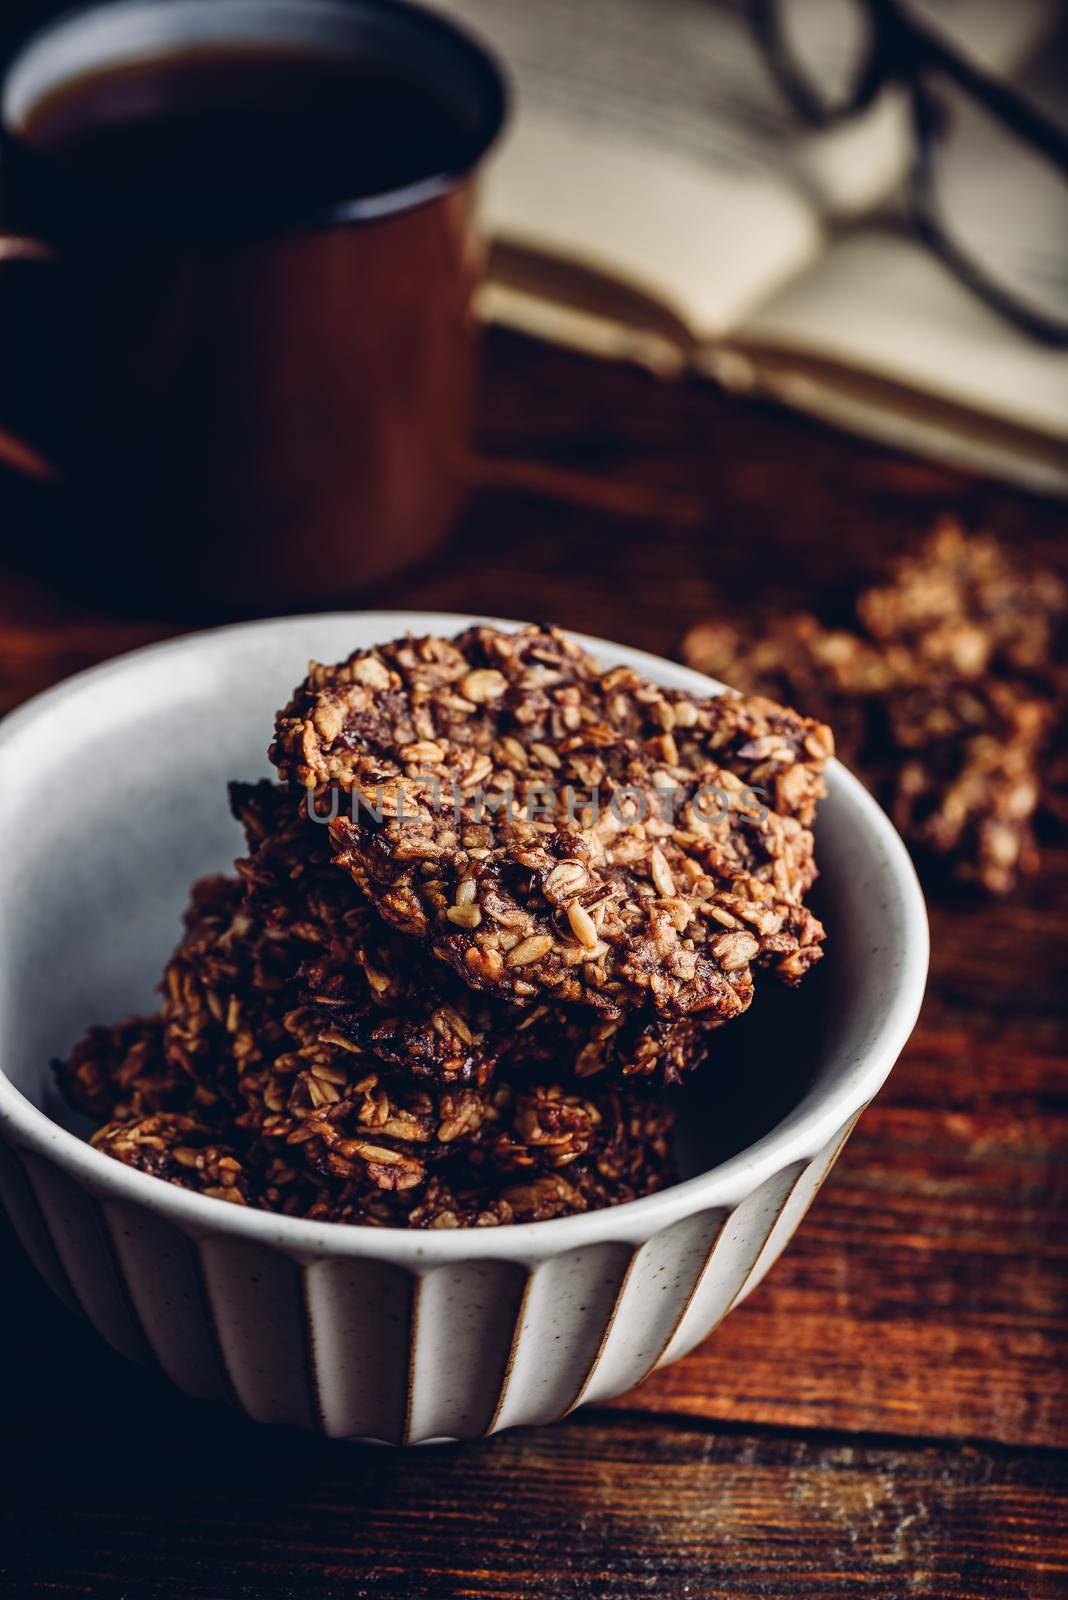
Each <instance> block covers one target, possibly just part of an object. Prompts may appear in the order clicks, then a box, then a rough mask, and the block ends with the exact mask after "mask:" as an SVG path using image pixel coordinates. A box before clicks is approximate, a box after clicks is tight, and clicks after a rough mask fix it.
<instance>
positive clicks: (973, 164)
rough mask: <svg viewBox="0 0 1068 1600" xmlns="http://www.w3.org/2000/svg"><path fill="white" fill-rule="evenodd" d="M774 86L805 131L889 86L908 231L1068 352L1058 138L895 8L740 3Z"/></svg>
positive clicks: (1062, 162)
mask: <svg viewBox="0 0 1068 1600" xmlns="http://www.w3.org/2000/svg"><path fill="white" fill-rule="evenodd" d="M746 8H747V12H748V16H749V21H750V24H751V26H752V28H753V30H754V33H755V34H756V37H757V39H758V41H759V43H760V46H761V48H762V50H763V53H764V56H765V57H766V59H767V63H768V65H769V67H770V69H771V71H772V73H773V74H774V76H775V79H776V81H777V82H778V84H779V86H780V88H781V89H782V90H783V92H784V93H785V94H786V96H787V97H788V99H789V100H790V101H791V103H792V104H793V106H794V107H795V109H796V110H797V111H798V113H799V114H800V115H801V116H802V117H803V118H804V119H805V121H806V122H808V123H810V124H811V125H812V126H814V127H819V128H829V127H833V126H834V125H835V124H837V123H840V122H844V121H847V120H848V119H849V118H851V117H855V116H857V115H858V114H859V113H860V112H862V111H863V110H864V109H865V108H866V107H867V106H869V105H870V104H871V103H872V101H873V100H874V99H875V97H876V95H877V94H878V93H879V91H880V90H881V89H882V88H883V87H884V86H885V85H887V84H889V83H893V82H898V83H903V84H904V85H905V86H906V87H907V89H908V91H909V94H910V99H911V123H912V130H913V138H914V153H913V161H912V167H911V171H910V175H909V181H908V190H907V193H908V201H909V207H910V211H911V215H912V220H913V223H914V225H915V227H916V229H917V231H918V232H919V234H920V236H921V237H922V238H923V240H924V241H925V243H926V244H927V245H928V246H929V247H930V248H931V249H932V250H933V251H935V253H936V254H937V255H938V256H939V257H940V258H941V259H942V260H943V261H944V262H945V263H946V265H947V266H948V267H950V268H951V269H952V271H953V272H955V273H956V275H957V277H958V278H960V279H961V280H962V281H963V282H964V283H965V284H966V285H967V286H968V288H969V289H971V290H972V292H973V293H975V294H977V295H979V296H980V297H981V298H982V299H983V300H984V301H986V303H987V304H988V305H990V306H992V307H993V308H994V309H995V310H996V311H998V312H1000V314H1001V315H1002V316H1004V317H1007V318H1008V319H1009V320H1010V321H1011V322H1013V323H1014V324H1015V325H1016V326H1017V327H1018V328H1021V329H1023V330H1024V331H1025V332H1026V333H1028V334H1030V335H1031V336H1032V337H1033V338H1035V339H1039V340H1042V341H1043V342H1044V343H1046V344H1053V345H1068V136H1066V135H1065V133H1063V132H1062V131H1061V130H1060V129H1059V128H1058V127H1057V126H1056V125H1055V124H1054V123H1053V122H1051V121H1050V120H1049V118H1048V117H1046V116H1045V115H1044V114H1043V113H1042V112H1040V111H1039V110H1037V109H1036V108H1035V107H1034V106H1033V105H1032V104H1031V103H1030V102H1029V101H1027V100H1025V99H1024V98H1023V96H1022V95H1020V94H1018V93H1017V92H1016V91H1015V90H1013V89H1011V88H1009V87H1008V86H1007V85H1006V84H1004V83H1001V82H999V81H998V79H996V78H994V77H991V76H989V75H988V74H987V73H986V72H984V71H983V70H982V69H981V68H979V67H977V66H974V65H973V64H972V63H971V62H969V61H967V60H966V59H965V58H964V57H963V56H961V55H959V54H958V53H957V51H955V50H954V49H953V48H952V47H951V46H950V45H948V44H947V43H945V42H944V40H943V39H941V38H940V37H938V35H936V34H935V33H934V32H933V31H932V30H930V29H928V28H926V27H924V26H923V25H922V24H921V23H919V22H916V21H914V20H913V19H912V18H911V17H910V16H907V15H906V13H905V11H904V9H903V8H902V6H901V5H900V3H899V0H746Z"/></svg>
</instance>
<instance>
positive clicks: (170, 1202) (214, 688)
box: [0, 612, 928, 1443]
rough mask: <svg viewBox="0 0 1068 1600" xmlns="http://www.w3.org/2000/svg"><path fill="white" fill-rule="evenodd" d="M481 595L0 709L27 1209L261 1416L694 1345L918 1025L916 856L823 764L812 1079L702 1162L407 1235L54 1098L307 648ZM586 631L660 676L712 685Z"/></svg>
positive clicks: (8, 1182)
mask: <svg viewBox="0 0 1068 1600" xmlns="http://www.w3.org/2000/svg"><path fill="white" fill-rule="evenodd" d="M470 620H472V619H470V618H464V617H456V616H442V615H436V614H426V613H412V612H364V613H352V614H347V615H346V614H339V615H331V616H318V617H295V618H288V619H284V620H280V621H269V622H257V623H250V624H247V625H243V626H239V627H232V628H222V629H219V630H217V631H215V632H211V633H204V634H196V635H192V636H190V637H187V638H184V639H178V640H175V641H173V642H171V643H167V644H162V645H156V646H153V647H151V648H149V649H146V650H139V651H136V652H135V653H134V654H132V655H128V656H125V657H122V658H121V659H119V660H117V661H113V662H110V663H108V664H107V665H105V666H102V667H97V668H94V669H93V670H92V671H90V672H84V673H81V674H80V675H79V676H78V677H75V678H72V679H70V680H69V681H68V682H67V683H64V684H61V685H60V686H59V687H58V688H56V689H53V690H51V691H49V692H48V693H47V694H44V695H41V696H40V697H39V698H38V699H36V700H34V701H32V702H31V703H30V704H29V705H27V706H25V707H23V708H22V709H21V710H20V711H18V712H17V713H15V715H13V716H12V717H10V718H9V719H8V720H7V721H6V722H5V723H4V724H3V725H2V726H0V838H2V839H3V840H4V845H5V848H4V851H3V852H2V853H0V951H2V958H0V1062H2V1064H3V1069H4V1074H3V1075H0V1133H2V1142H0V1197H2V1199H3V1203H4V1206H5V1208H6V1210H7V1213H8V1216H9V1217H10V1219H11V1222H12V1223H13V1225H14V1227H15V1230H16V1232H17V1233H18V1235H19V1237H20V1238H21V1240H22V1242H23V1244H24V1245H25V1247H26V1250H27V1251H28V1253H29V1254H30V1256H31V1257H32V1258H33V1260H34V1261H35V1262H36V1264H37V1266H38V1268H39V1270H40V1272H41V1274H42V1276H43V1277H44V1278H45V1279H46V1280H47V1281H48V1283H49V1284H51V1286H52V1287H53V1289H54V1290H55V1291H56V1293H57V1294H58V1295H60V1297H61V1298H62V1299H64V1300H65V1301H67V1302H68V1303H70V1304H72V1305H75V1306H78V1307H80V1308H81V1309H82V1310H83V1311H84V1313H85V1315H86V1316H87V1317H88V1318H89V1320H90V1321H91V1322H92V1324H93V1326H94V1327H95V1328H96V1329H97V1330H98V1331H99V1332H100V1333H101V1334H102V1335H103V1336H104V1338H105V1339H107V1340H108V1341H109V1342H110V1343H111V1344H112V1345H114V1346H115V1347H116V1348H117V1349H118V1350H121V1351H122V1352H123V1353H124V1354H127V1355H129V1356H131V1357H133V1358H134V1359H140V1360H155V1361H157V1362H158V1363H159V1365H160V1366H161V1367H162V1368H163V1370H164V1371H165V1372H166V1373H167V1374H168V1375H169V1376H170V1377H171V1378H173V1380H174V1381H175V1383H177V1384H178V1385H180V1387H181V1388H183V1389H185V1390H187V1391H188V1392H189V1393H191V1394H195V1395H199V1396H205V1397H207V1396H214V1397H218V1398H228V1399H230V1400H232V1401H233V1402H235V1403H236V1404H237V1405H238V1406H239V1407H240V1408H241V1409H242V1410H243V1411H245V1412H246V1413H247V1414H248V1415H249V1416H250V1417H253V1418H255V1419H256V1420H257V1421H261V1422H280V1423H288V1424H295V1425H297V1426H300V1427H307V1428H312V1429H317V1430H321V1431H323V1432H325V1433H327V1434H329V1435H330V1436H331V1437H336V1438H353V1437H360V1438H372V1439H381V1440H386V1441H389V1442H393V1443H415V1442H418V1441H423V1440H428V1439H440V1438H449V1439H470V1438H475V1437H477V1436H480V1435H482V1434H486V1433H490V1432H493V1431H494V1430H495V1429H498V1428H506V1427H511V1426H514V1425H515V1424H517V1423H540V1422H548V1421H551V1420H552V1419H554V1418H556V1417H561V1416H563V1415H564V1414H565V1413H566V1412H568V1411H570V1410H571V1409H572V1408H573V1407H575V1406H577V1405H579V1404H581V1403H582V1402H585V1401H591V1400H593V1401H595V1400H603V1399H605V1398H607V1397H608V1396H609V1395H615V1394H619V1393H620V1392H622V1391H623V1390H625V1389H629V1388H630V1387H631V1386H632V1385H633V1384H635V1383H638V1382H639V1381H640V1380H641V1379H642V1378H644V1377H645V1376H646V1375H647V1374H648V1373H649V1372H651V1371H652V1370H653V1368H654V1367H656V1366H659V1365H661V1364H662V1363H664V1362H668V1361H674V1360H675V1359H677V1357H679V1356H681V1355H684V1354H685V1353H686V1352H687V1351H688V1350H690V1349H692V1348H693V1346H694V1345H695V1344H697V1343H698V1341H699V1340H701V1339H703V1338H704V1337H705V1335H706V1334H707V1333H708V1332H709V1331H710V1329H712V1328H713V1327H714V1326H715V1325H716V1324H717V1323H718V1322H719V1321H720V1319H721V1318H722V1317H723V1316H725V1315H726V1313H727V1312H728V1311H729V1310H730V1309H731V1307H732V1306H733V1305H736V1304H737V1303H738V1301H739V1300H740V1299H741V1298H742V1297H743V1295H745V1294H747V1293H748V1292H749V1291H750V1290H751V1289H752V1288H753V1287H754V1285H755V1284H756V1283H758V1282H759V1280H760V1279H761V1278H762V1277H763V1275H764V1273H765V1272H766V1271H767V1269H768V1268H769V1267H770V1266H771V1264H772V1263H773V1262H774V1260H775V1259H776V1257H777V1256H778V1255H779V1253H780V1252H781V1250H782V1249H783V1247H784V1245H785V1244H786V1243H787V1241H788V1239H789V1238H790V1236H791V1235H792V1233H793V1232H794V1229H795V1228H796V1227H797V1226H798V1224H799V1222H800V1221H801V1219H802V1217H803V1216H804V1213H805V1211H806V1209H807V1207H808V1205H809V1204H810V1202H811V1201H812V1199H813V1196H814V1195H815V1193H816V1191H817V1189H818V1188H819V1185H820V1184H821V1183H822V1181H823V1179H824V1178H825V1177H826V1175H827V1173H828V1171H829V1170H830V1167H831V1165H832V1164H833V1162H834V1159H835V1157H836V1156H837V1154H838V1152H839V1150H840V1149H841V1148H842V1145H843V1144H844V1142H845V1139H846V1137H847V1136H848V1134H849V1131H850V1129H851V1128H852V1126H853V1123H854V1122H855V1121H856V1118H857V1116H858V1115H859V1113H860V1112H861V1111H862V1110H863V1108H864V1106H865V1105H866V1104H867V1103H868V1101H869V1100H870V1099H871V1098H872V1096H873V1095H874V1094H875V1093H876V1091H877V1090H878V1088H879V1086H880V1085H881V1084H882V1082H883V1080H884V1079H885V1077H886V1075H887V1073H888V1072H889V1071H890V1068H891V1067H892V1066H893V1064H894V1061H895V1060H896V1058H897V1056H898V1054H899V1052H900V1051H901V1048H902V1046H903V1045H904V1043H905V1040H906V1039H907V1038H908V1036H909V1033H910V1032H911V1030H912V1027H913V1024H914V1022H915V1020H916V1015H917V1012H918V1010H919V1005H920V1001H921V998H922V995H923V987H924V982H925V978H926V973H927V954H928V945H927V922H926V916H925V913H924V906H923V899H922V897H921V894H920V891H919V887H918V885H917V882H916V878H915V875H914V873H913V870H912V867H911V865H910V863H909V859H908V856H907V855H906V853H905V850H904V848H903V846H902V844H901V842H900V840H899V839H898V837H897V835H896V834H895V832H894V831H893V829H892V828H891V826H890V824H889V822H888V821H887V820H886V818H885V817H884V816H883V814H882V812H881V811H880V810H879V809H878V807H877V806H876V805H875V802H874V801H873V800H872V799H871V798H870V796H869V795H868V794H867V793H866V792H865V790H864V789H863V788H862V787H861V786H860V784H859V783H857V781H856V780H855V779H854V778H852V777H851V776H850V775H849V774H848V773H847V772H846V771H845V770H844V769H843V768H841V767H840V766H838V765H837V764H835V765H832V767H831V770H830V775H829V783H830V795H829V798H828V799H827V800H826V801H825V802H824V804H823V806H822V807H821V810H820V816H819V821H818V825H817V837H818V854H819V859H820V863H821V866H822V870H823V879H822V894H823V900H822V905H823V908H824V910H825V915H826V920H827V922H828V924H829V930H830V936H829V942H828V954H827V957H826V960H825V962H824V963H823V964H822V971H823V978H822V982H823V984H824V991H823V992H824V993H825V994H826V995H827V996H828V997H829V1000H828V1004H827V1006H826V1013H827V1015H826V1019H825V1022H824V1024H823V1025H822V1026H821V1027H820V1029H819V1030H817V1031H816V1032H814V1034H813V1036H812V1039H811V1040H806V1039H805V1038H801V1039H799V1040H796V1041H794V1042H795V1045H796V1048H797V1050H798V1054H799V1058H803V1057H804V1055H805V1052H806V1047H808V1049H809V1053H810V1054H811V1055H812V1056H813V1057H814V1058H815V1059H813V1060H811V1061H810V1062H807V1063H806V1066H807V1068H808V1072H807V1087H806V1088H804V1089H803V1090H802V1091H800V1093H801V1096H802V1097H801V1098H800V1099H799V1103H798V1104H796V1106H795V1107H794V1109H793V1110H791V1111H789V1113H788V1114H787V1115H786V1116H785V1117H784V1118H783V1120H781V1121H780V1122H778V1123H777V1125H776V1126H775V1127H774V1128H773V1129H772V1130H771V1131H770V1132H768V1133H766V1134H765V1135H764V1136H763V1137H761V1138H759V1139H757V1140H756V1142H754V1143H751V1144H750V1145H749V1146H748V1148H745V1149H742V1150H740V1151H739V1152H738V1153H737V1154H735V1155H733V1156H732V1157H731V1158H730V1159H729V1160H726V1161H721V1162H719V1164H717V1165H713V1166H712V1167H711V1168H710V1170H708V1171H703V1172H701V1171H700V1167H699V1166H698V1168H697V1170H698V1172H699V1175H698V1176H695V1177H690V1178H688V1179H687V1180H686V1181H685V1182H682V1183H679V1184H676V1185H675V1186H674V1187H673V1188H671V1189H668V1190H666V1191H664V1192H663V1193H662V1194H657V1195H653V1196H651V1197H649V1198H648V1199H644V1200H637V1201H633V1202H632V1203H630V1204H629V1205H623V1206H618V1207H615V1208H614V1209H610V1210H606V1211H598V1212H594V1213H591V1214H588V1215H585V1216H576V1217H565V1218H560V1219H558V1220H556V1221H553V1222H540V1223H533V1224H526V1225H523V1226H516V1227H506V1228H495V1229H480V1230H473V1231H466V1230H464V1231H457V1232H443V1233H435V1232H430V1233H417V1232H413V1233H406V1232H403V1231H391V1230H377V1229H366V1228H356V1227H346V1226H338V1225H331V1224H325V1223H309V1222H302V1221H298V1220H296V1219H291V1218H285V1217H283V1218H279V1217H274V1216H270V1215H268V1214H267V1213H265V1212H258V1211H254V1210H244V1209H241V1208H239V1207H237V1206H231V1205H227V1204H225V1203H224V1202H221V1201H217V1200H210V1199H206V1198H204V1197H202V1196H200V1195H197V1194H192V1193H188V1192H186V1191H184V1190H181V1189H177V1188H174V1187H172V1186H171V1185H169V1184H165V1183H161V1182H159V1181H158V1180H157V1179H155V1178H151V1177H148V1176H146V1175H144V1174H143V1173H139V1172H134V1171H132V1170H131V1169H130V1168H128V1167H124V1166H122V1165H120V1164H119V1163H118V1162H116V1161H112V1160H110V1159H109V1158H108V1157H106V1156H103V1155H100V1154H98V1153H97V1152H96V1151H95V1150H93V1149H91V1148H90V1147H89V1146H88V1145H87V1144H85V1143H84V1142H83V1141H82V1140H81V1139H80V1138H78V1137H77V1136H76V1134H74V1133H73V1132H71V1131H68V1127H67V1126H64V1123H68V1124H69V1123H70V1121H71V1119H70V1114H69V1113H68V1112H67V1111H66V1109H65V1108H64V1107H63V1106H62V1105H61V1104H60V1103H59V1101H58V1099H57V1096H56V1092H55V1089H54V1087H53V1084H52V1077H51V1072H50V1068H49V1062H50V1060H51V1059H52V1058H53V1057H55V1056H60V1055H63V1054H65V1053H66V1052H67V1051H68V1050H69V1048H70V1046H71V1045H72V1044H73V1043H74V1041H75V1040H76V1039H77V1038H78V1037H79V1036H80V1035H81V1034H82V1032H83V1031H84V1029H85V1028H86V1027H87V1025H88V1024H90V1023H92V1022H96V1021H107V1020H118V1019H119V1018H120V1017H122V1016H124V1015H126V1014H127V1013H128V1012H130V1011H132V1010H137V1009H141V1008H145V1009H147V1008H150V1007H151V1005H152V990H153V985H154V983H155V982H156V980H157V978H158V975H159V972H160V970H161V968H162V965H163V962H164V960H165V959H166V957H167V955H168V954H169V952H170V950H171V948H172V947H173V944H174V942H175V939H176V937H177V930H178V923H179V916H180V912H181V909H182V907H183V905H184V903H185V899H186V893H187V890H188V888H189V885H190V883H191V882H192V880H193V879H194V878H196V877H198V876H200V875H201V874H202V873H204V872H206V871H211V870H217V869H221V868H226V867H227V866H228V865H229V863H230V862H231V861H232V860H233V858H234V856H235V855H236V854H238V853H239V852H240V848H241V841H240V836H239V834H238V831H237V829H236V826H235V825H234V824H233V823H232V822H231V821H230V819H229V816H228V813H227V808H226V796H225V784H226V781H227V780H228V779H229V778H231V777H240V778H254V777H256V776H258V775H260V774H261V773H264V772H266V771H268V770H269V769H268V768H267V765H266V760H265V755H264V750H265V746H266V744H267V740H268V737H269V733H270V729H271V726H272V718H273V713H274V710H275V708H276V707H277V706H279V705H281V704H283V703H284V702H285V700H286V699H287V697H288V695H289V692H290V690H291V689H292V687H293V685H294V683H295V682H296V681H297V680H298V679H299V678H300V677H301V676H302V674H303V671H304V666H305V662H306V661H307V660H308V659H309V658H310V657H315V658H317V659H319V660H323V661H332V660H336V659H338V658H340V657H342V656H344V655H346V654H347V653H348V652H349V651H350V650H352V649H353V648H354V647H356V646H357V645H367V644H371V643H374V642H376V641H383V640H386V639H390V638H394V637H395V636H397V635H398V634H402V633H404V632H405V631H406V630H408V629H410V630H412V631H413V632H416V633H428V632H429V633H453V632H455V631H456V630H457V629H458V628H460V627H462V626H464V625H465V624H466V623H467V622H469V621H470ZM583 642H584V643H585V644H587V645H588V646H589V647H590V648H591V649H592V650H593V651H594V653H595V654H596V655H597V656H598V657H600V658H601V659H602V660H603V661H605V662H606V663H608V664H611V663H618V662H624V663H626V664H628V665H630V666H633V667H635V668H636V669H637V670H639V671H640V672H642V673H644V674H646V675H647V676H649V677H651V678H655V679H657V680H658V681H660V682H662V683H664V684H667V685H672V686H675V687H678V688H681V689H690V690H692V691H693V692H694V693H695V694H707V693H708V692H710V689H715V688H717V687H718V685H712V684H711V683H710V681H709V680H708V679H706V678H703V677H702V676H701V675H700V674H698V673H694V672H690V671H687V670H686V669H684V668H683V667H679V666H675V665H673V664H671V663H669V662H666V661H661V660H658V659H656V658H655V657H652V656H647V655H644V654H643V653H641V652H640V651H635V650H628V649H624V648H622V647H621V646H616V645H609V644H605V643H604V642H603V641H599V640H584V641H583ZM819 970H820V969H817V971H819ZM766 987H767V986H766V985H765V988H766ZM758 1004H759V1001H758ZM798 1015H799V1016H800V1015H802V1013H800V1012H799V1013H798ZM735 1026H740V1024H737V1025H735ZM690 1120H691V1121H693V1122H694V1123H696V1124H697V1126H696V1127H691V1128H690V1129H688V1142H689V1143H690V1144H694V1142H695V1140H696V1146H697V1148H698V1149H699V1148H700V1140H701V1135H702V1129H701V1127H700V1125H699V1124H700V1122H701V1118H700V1116H699V1115H696V1116H694V1117H693V1118H691V1119H690ZM692 1165H693V1159H692V1155H691V1167H692Z"/></svg>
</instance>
